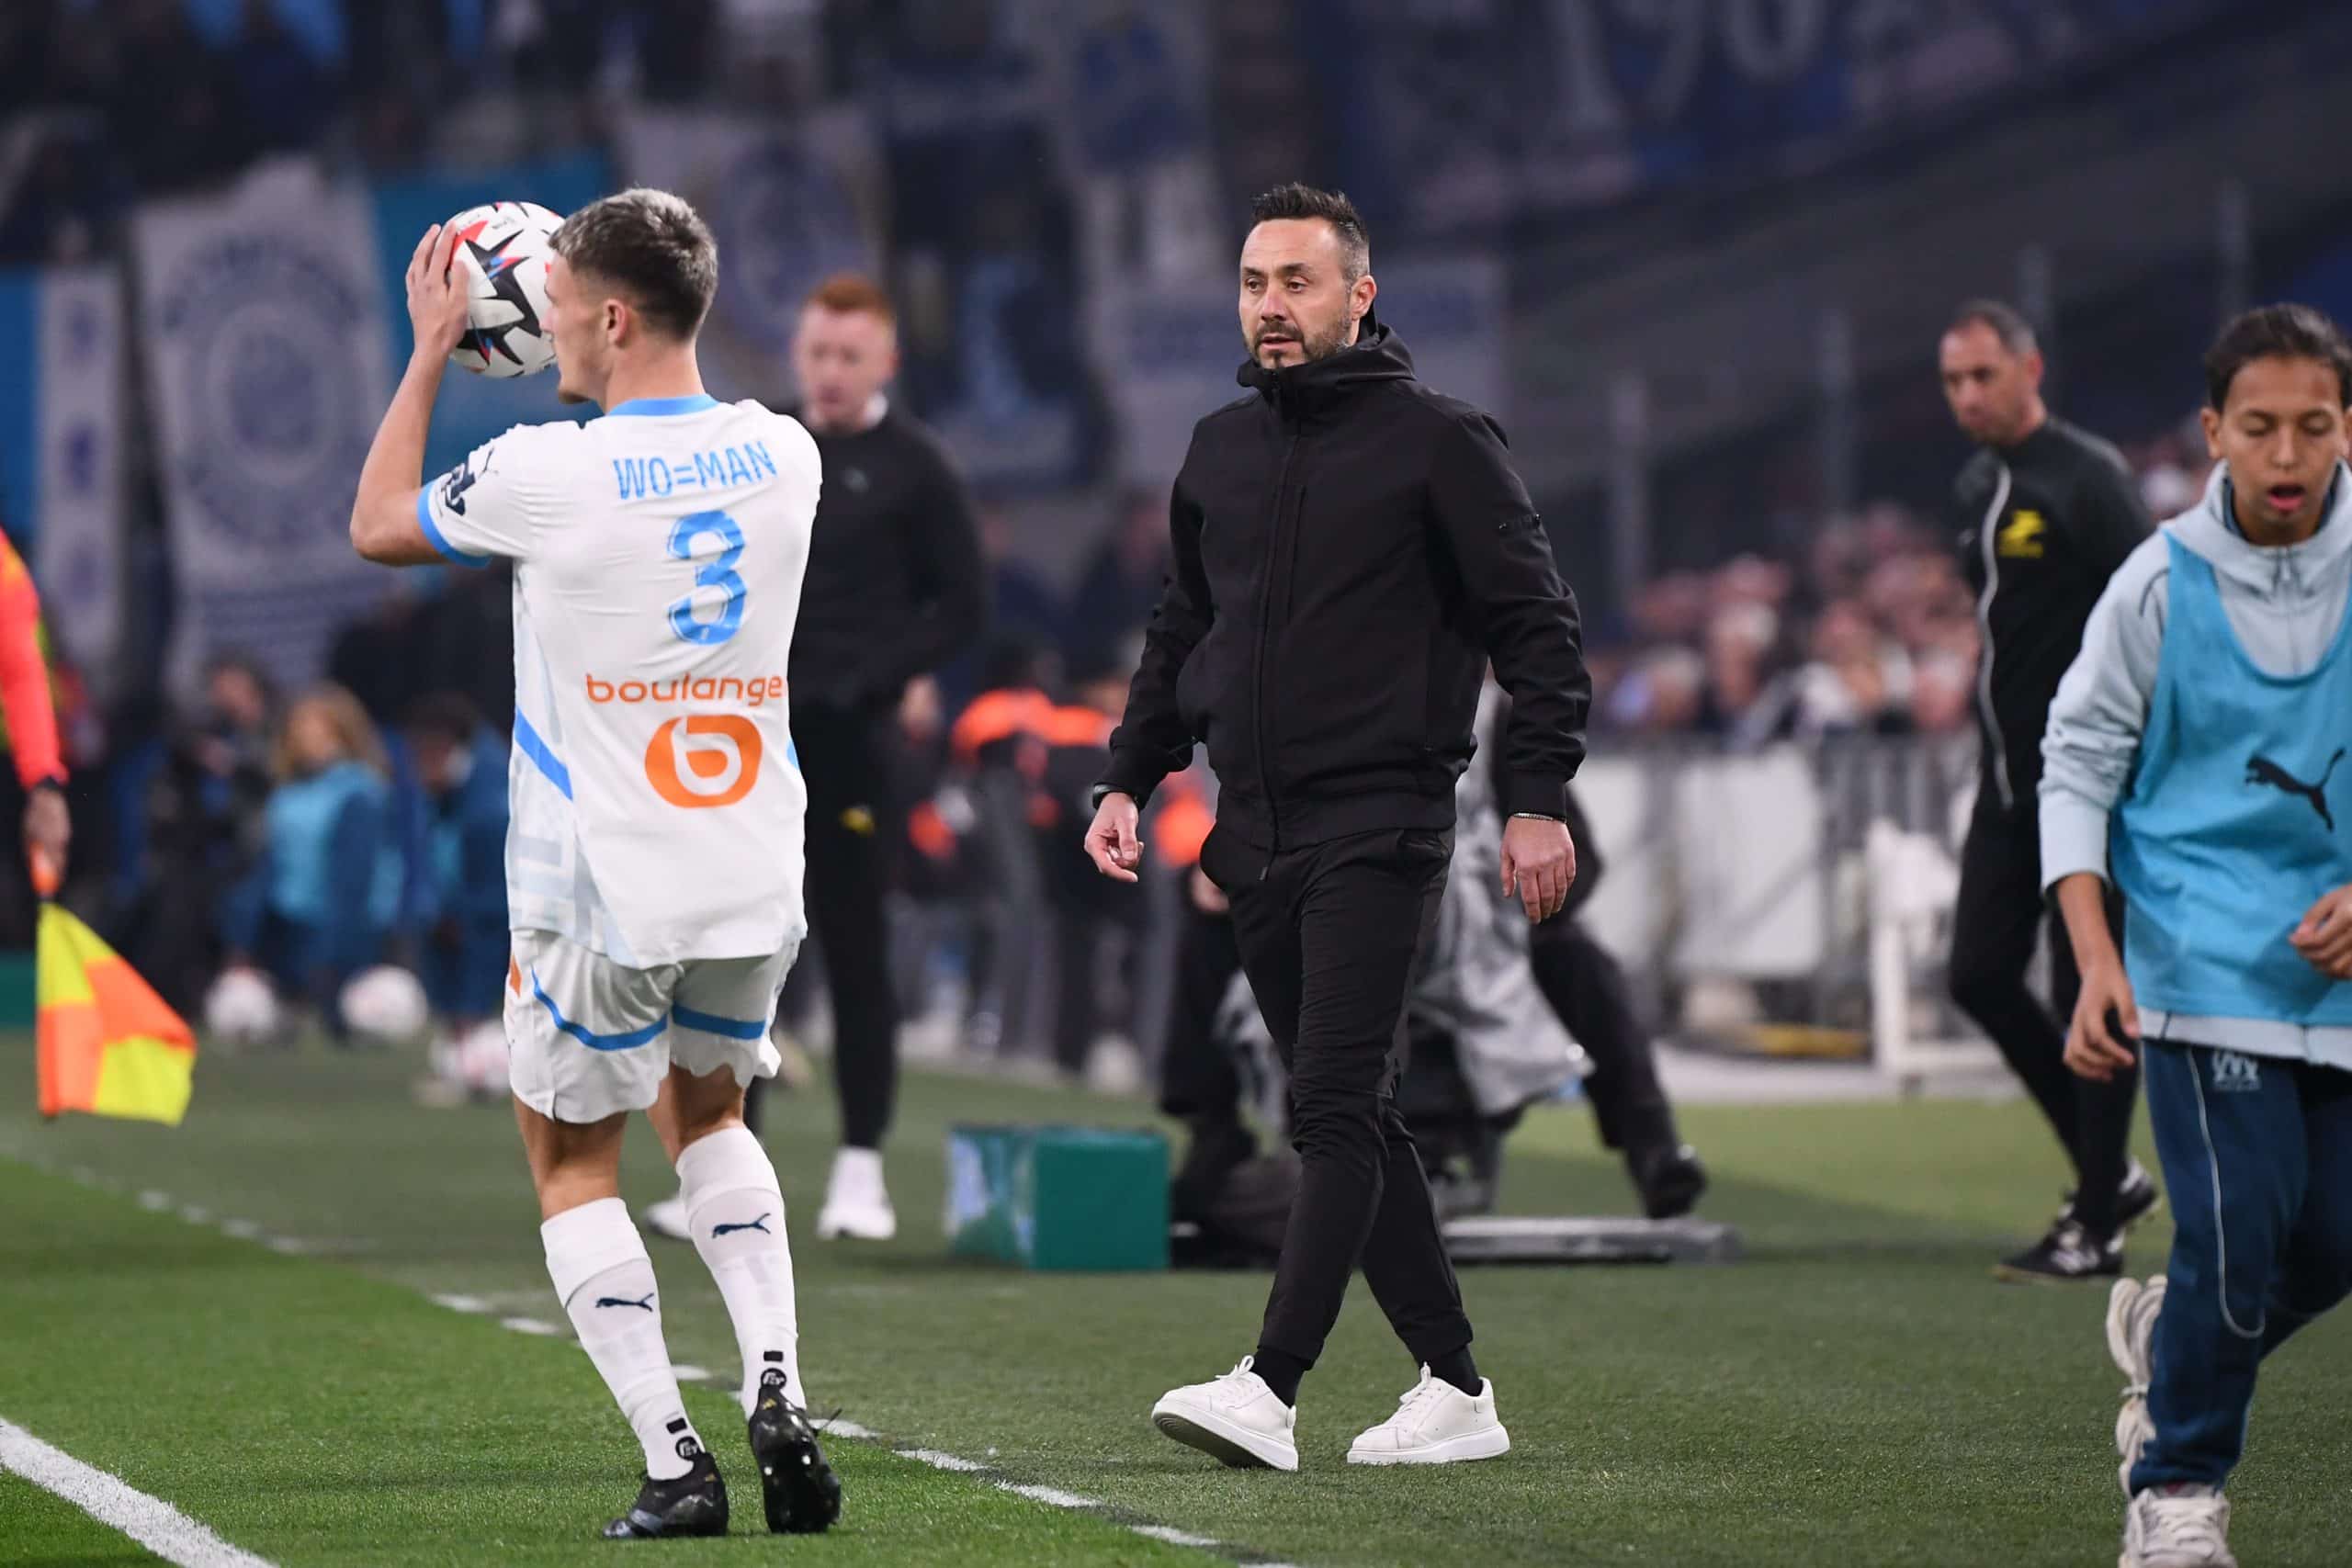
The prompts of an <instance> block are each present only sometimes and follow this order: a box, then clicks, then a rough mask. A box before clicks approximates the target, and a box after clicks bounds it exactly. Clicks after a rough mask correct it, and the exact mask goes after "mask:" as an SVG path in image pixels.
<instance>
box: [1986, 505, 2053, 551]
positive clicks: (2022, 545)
mask: <svg viewBox="0 0 2352 1568" xmlns="http://www.w3.org/2000/svg"><path fill="white" fill-rule="evenodd" d="M2049 528H2050V525H2048V524H2047V523H2044V522H2043V521H2042V520H2041V513H2039V512H2036V511H2034V510H2032V509H2031V508H2030V507H2020V508H2018V511H2017V512H2015V513H2012V514H2011V515H2010V517H2009V520H2008V521H2007V523H2005V524H2003V525H2001V531H2000V533H1999V534H1997V535H1996V536H1995V543H1996V545H1997V546H1998V547H1999V549H2000V553H2001V555H2002V557H2003V558H2005V559H2008V560H2018V559H2023V560H2040V559H2041V551H2042V539H2041V536H2042V535H2044V534H2046V533H2048V532H2049Z"/></svg>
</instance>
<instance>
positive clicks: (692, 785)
mask: <svg viewBox="0 0 2352 1568" xmlns="http://www.w3.org/2000/svg"><path fill="white" fill-rule="evenodd" d="M762 750H763V746H762V743H761V740H760V731H759V727H758V726H756V725H754V724H753V723H752V721H751V720H750V719H748V718H742V717H740V716H737V715H734V714H712V713H707V714H695V715H694V716H692V717H689V718H673V719H671V720H669V721H668V722H667V723H665V724H663V725H662V728H659V729H657V730H655V731H654V732H653V741H652V744H650V745H649V746H648V747H646V749H645V778H646V782H647V783H649V784H651V785H652V786H653V793H654V794H656V795H660V796H661V797H662V799H663V800H666V801H668V802H669V803H670V804H671V805H673V806H678V807H685V808H687V809H689V810H694V809H697V808H700V807H709V806H732V805H734V804H735V803H736V802H737V801H739V800H741V799H742V798H743V797H744V796H745V795H749V794H751V793H752V785H753V784H757V783H759V780H760V754H761V751H762Z"/></svg>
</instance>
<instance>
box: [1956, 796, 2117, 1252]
mask: <svg viewBox="0 0 2352 1568" xmlns="http://www.w3.org/2000/svg"><path fill="white" fill-rule="evenodd" d="M2107 918H2108V920H2109V929H2111V930H2114V931H2118V932H2120V931H2121V919H2122V906H2121V903H2120V900H2119V899H2117V898H2116V897H2114V895H2113V894H2112V892H2110V893H2109V899H2108V911H2107ZM2045 922H2046V923H2047V925H2048V927H2049V931H2050V934H2051V936H2052V942H2051V965H2050V974H2051V982H2050V1001H2049V1004H2048V1005H2047V1006H2045V1005H2043V1002H2042V1000H2041V998H2039V997H2037V996H2035V995H2034V994H2033V993H2032V991H2031V990H2030V989H2029V988H2028V987H2027V986H2026V965H2027V964H2030V963H2031V962H2032V960H2033V950H2034V947H2035V945H2036V944H2037V943H2038V942H2041V939H2042V931H2043V926H2044V924H2045ZM1949 978H1950V984H1951V998H1952V1000H1953V1001H1955V1002H1957V1003H1959V1004H1960V1009H1961V1010H1962V1012H1964V1013H1966V1014H1967V1015H1968V1016H1969V1017H1970V1018H1972V1019H1974V1020H1975V1021H1976V1024H1977V1027H1978V1028H1980V1029H1982V1030H1984V1031H1985V1033H1986V1034H1988V1035H1990V1036H1991V1037H1992V1040H1993V1043H1994V1044H1996V1045H1997V1046H1998V1047H2000V1051H2001V1055H2003V1056H2004V1057H2005V1058H2007V1061H2008V1064H2009V1070H2010V1071H2011V1072H2014V1073H2015V1074H2017V1076H2018V1079H2019V1081H2021V1082H2022V1083H2023V1084H2024V1085H2025V1087H2026V1092H2027V1093H2029V1094H2030V1095H2031V1096H2032V1097H2033V1101H2034V1103H2035V1104H2036V1105H2039V1106H2040V1107H2041V1114H2042V1116H2043V1117H2044V1118H2045V1119H2047V1120H2048V1122H2050V1128H2051V1131H2052V1132H2053V1133H2055V1134H2057V1135H2058V1142H2059V1144H2060V1145H2061V1146H2062V1147H2064V1149H2065V1151H2066V1154H2067V1157H2068V1158H2070V1159H2071V1160H2073V1161H2074V1165H2075V1180H2076V1182H2077V1184H2078V1185H2077V1187H2076V1190H2075V1217H2076V1218H2077V1219H2079V1220H2081V1221H2082V1223H2083V1225H2084V1227H2085V1228H2086V1229H2087V1230H2089V1231H2091V1232H2092V1233H2093V1234H2095V1235H2104V1234H2106V1233H2108V1232H2110V1231H2112V1230H2113V1229H2114V1227H2115V1205H2116V1194H2117V1190H2118V1189H2120V1187H2121V1185H2122V1182H2123V1173H2124V1171H2125V1169H2126V1168H2127V1167H2128V1163H2129V1159H2130V1145H2131V1106H2132V1102H2133V1101H2134V1100H2136V1099H2137V1098H2138V1095H2139V1089H2140V1077H2139V1073H2138V1071H2137V1070H2136V1069H2133V1070H2129V1071H2125V1072H2120V1073H2118V1074H2116V1076H2115V1077H2114V1078H2113V1079H2112V1080H2110V1081H2109V1082H2107V1083H2103V1084H2101V1083H2093V1082H2091V1081H2090V1080H2089V1079H2087V1078H2080V1077H2075V1075H2074V1074H2073V1073H2071V1072H2069V1071H2068V1070H2067V1068H2066V1064H2065V1061H2064V1055H2065V1050H2066V1025H2067V1023H2068V1021H2070V1020H2072V1019H2073V1017H2074V1015H2075V998H2076V997H2077V996H2078V995H2079V994H2080V993H2081V991H2082V984H2083V981H2082V975H2081V973H2080V971H2078V970H2077V969H2076V968H2075V953H2074V948H2073V945H2072V944H2071V943H2069V942H2067V940H2066V932H2065V927H2064V923H2063V922H2062V921H2061V920H2060V919H2058V917H2057V914H2056V911H2055V910H2054V909H2052V908H2051V907H2050V906H2049V904H2047V903H2046V902H2045V901H2044V900H2043V898H2042V894H2041V827H2040V823H2039V821H2038V819H2037V815H2036V810H2035V805H2034V791H2033V790H2031V789H2030V788H2028V789H2023V790H2020V791H2019V792H2018V799H2017V804H2016V805H2015V806H2013V807H2008V808H2006V809H2005V808H2004V807H2002V805H2001V798H2000V794H1999V791H1998V789H1997V787H1996V785H1995V784H1994V783H1993V781H1992V780H1991V779H1989V778H1988V779H1985V781H1983V783H1982V784H1981V785H1980V786H1979V788H1978V790H1977V794H1976V812H1975V815H1974V816H1973V818H1970V821H1969V824H1968V840H1967V842H1966V844H1965V845H1963V846H1962V850H1961V852H1960V898H1959V902H1958V905H1957V907H1956V908H1954V910H1953V911H1952V941H1951V970H1950V976H1949Z"/></svg>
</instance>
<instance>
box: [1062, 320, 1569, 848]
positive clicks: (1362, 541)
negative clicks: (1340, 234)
mask: <svg viewBox="0 0 2352 1568" xmlns="http://www.w3.org/2000/svg"><path fill="white" fill-rule="evenodd" d="M1238 380H1239V381H1240V384H1241V385H1243V386H1245V387H1249V388H1250V389H1251V392H1250V396H1248V397H1246V398H1242V399H1240V400H1238V401H1235V402H1232V403H1228V404H1227V405H1226V406H1225V407H1224V408H1222V409H1219V410H1218V411H1216V412H1215V413H1212V414H1210V415H1209V416H1208V417H1207V418H1205V419H1204V420H1202V421H1201V422H1200V423H1199V424H1198V425H1196V426H1195V427H1194V428H1193V444H1192V448H1191V450H1190V451H1189V452H1188V453H1187V454H1186V455H1185V458H1184V466H1183V468H1182V471H1181V472H1180V473H1179V474H1178V476H1177V479H1176V487H1175V491H1174V493H1173V496H1172V497H1171V499H1170V519H1169V520H1170V534H1171V536H1172V542H1173V547H1174V565H1173V567H1172V568H1171V570H1170V576H1169V581H1168V586H1167V588H1166V590H1165V592H1163V593H1162V595H1161V598H1160V602H1159V608H1158V610H1157V611H1156V612H1155V613H1154V614H1153V616H1152V619H1151V624H1150V626H1149V627H1148V629H1147V631H1146V633H1145V641H1144V653H1143V662H1142V665H1141V667H1140V668H1139V669H1138V670H1137V671H1136V678H1135V681H1134V683H1133V685H1132V687H1131V688H1130V690H1129V693H1128V697H1127V709H1126V721H1125V724H1123V725H1122V726H1121V727H1120V728H1119V730H1118V732H1117V733H1116V734H1115V735H1114V736H1113V737H1112V739H1111V759H1110V763H1109V767H1108V769H1107V771H1106V772H1105V773H1104V775H1103V783H1102V785H1101V786H1100V788H1099V790H1098V795H1099V794H1101V793H1104V792H1110V791H1116V792H1119V793H1122V794H1125V795H1130V796H1132V797H1133V798H1134V799H1135V800H1136V803H1137V804H1138V805H1140V804H1142V802H1143V801H1144V800H1145V799H1146V798H1147V797H1148V795H1150V793H1151V791H1152V790H1153V788H1154V787H1155V786H1157V785H1158V784H1159V781H1160V780H1161V779H1162V778H1164V777H1166V776H1167V775H1168V774H1169V773H1173V772H1176V771H1177V770H1179V769H1182V767H1184V766H1185V765H1186V763H1187V762H1188V761H1190V759H1191V756H1192V750H1193V741H1194V740H1195V739H1199V740H1201V741H1204V742H1205V743H1206V745H1207V747H1208V752H1209V765H1210V766H1211V767H1212V768H1213V769H1215V770H1216V776H1217V783H1218V795H1217V825H1218V826H1219V827H1220V828H1221V829H1225V830H1226V831H1227V833H1229V834H1230V835H1232V836H1234V837H1236V838H1238V839H1239V840H1243V841H1245V842H1247V843H1250V844H1251V845H1254V846H1256V847H1258V848H1260V849H1264V850H1273V851H1280V850H1285V849H1294V848H1298V847H1302V846H1305V845H1309V844H1317V843H1321V842H1324V841H1326V840H1331V839H1336V838H1340V837H1343V836H1346V835H1349V834H1353V833H1363V832H1368V831H1374V830H1378V829H1389V830H1395V829H1426V830H1430V831H1438V832H1442V831H1445V830H1447V829H1451V828H1452V827H1453V785H1454V780H1455V779H1456V778H1458V777H1459V776H1460V775H1461V773H1462V770H1463V769H1464V767H1465V766H1467V765H1468V763H1469V761H1470V754H1471V751H1472V750H1473V748H1474V746H1475V741H1474V739H1473V736H1472V732H1471V727H1472V724H1473V722H1474V720H1475V719H1476V716H1477V707H1478V687H1479V682H1480V678H1481V675H1482V673H1483V671H1484V668H1485V666H1486V663H1487V660H1489V659H1491V660H1493V663H1494V667H1495V673H1496V676H1497V679H1498V680H1499V681H1500V682H1501V683H1502V685H1503V687H1504V689H1505V690H1506V691H1508V692H1509V693H1510V695H1511V698H1512V704H1513V706H1512V716H1511V723H1510V729H1509V731H1508V732H1507V734H1506V736H1505V739H1504V759H1503V761H1504V780H1505V782H1504V784H1503V786H1502V787H1503V794H1502V801H1501V804H1502V808H1503V810H1504V812H1505V813H1506V814H1520V813H1525V814H1530V815H1537V816H1543V817H1550V818H1559V817H1561V816H1562V815H1563V814H1564V813H1565V811H1566V795H1567V784H1568V780H1569V779H1570V778H1571V777H1572V776H1574V774H1575V773H1576V771H1577V764H1578V763H1579V762H1580V761H1583V758H1584V723H1585V713H1586V710H1587V709H1588V708H1589V706H1590V705H1591V698H1592V682H1591V679H1590V677H1589V675H1588V674H1587V673H1586V671H1585V667H1584V659H1583V654H1582V651H1581V649H1580V648H1579V646H1578V635H1577V634H1578V627H1577V609H1576V600H1575V598H1574V596H1573V595H1572V594H1571V593H1570V592H1569V591H1568V589H1567V586H1566V584H1565V583H1563V582H1562V581H1560V575H1559V573H1558V571H1557V570H1555V567H1554V566H1553V562H1552V548H1551V544H1550V542H1549V540H1548V539H1546V537H1545V536H1544V525H1543V520H1542V518H1540V517H1539V516H1538V515H1537V514H1536V511H1535V507H1534V505H1533V503H1532V502H1530V501H1529V499H1528V495H1527V491H1526V488H1525V487H1524V486H1523V485H1521V483H1520V480H1519V476H1518V475H1517V474H1516V473H1514V472H1512V470H1511V467H1510V455H1509V453H1508V452H1507V451H1506V450H1505V448H1504V445H1503V437H1502V432H1501V430H1500V429H1499V428H1498V426H1497V425H1496V423H1495V422H1494V421H1493V420H1492V419H1491V418H1489V417H1488V416H1487V415H1486V414H1484V413H1481V412H1479V411H1478V410H1476V409H1475V408H1473V407H1471V406H1470V405H1469V404H1467V403H1464V402H1461V401H1459V400H1455V399H1453V398H1448V397H1445V396H1442V395H1441V394H1439V393H1437V392H1434V391H1431V390H1430V389H1429V388H1427V387H1425V386H1423V385H1422V384H1421V383H1420V382H1419V381H1418V380H1416V379H1414V377H1413V361H1412V357H1411V355H1408V354H1407V353H1406V351H1405V345H1404V344H1402V343H1400V342H1398V341H1397V336H1396V334H1395V333H1391V332H1389V331H1388V330H1387V329H1386V328H1385V327H1382V326H1380V325H1379V324H1378V323H1377V322H1376V321H1374V319H1373V317H1372V316H1371V315H1370V314H1369V313H1367V314H1366V316H1365V317H1364V320H1363V327H1362V335H1361V336H1360V338H1359V339H1358V341H1357V343H1356V344H1354V345H1353V346H1352V347H1349V348H1345V349H1341V350H1340V351H1339V352H1337V353H1335V354H1332V355H1328V356H1327V357H1324V358H1321V359H1315V360H1309V361H1307V362H1306V363H1304V364H1300V365H1292V366H1286V367H1282V368H1280V369H1268V368H1265V367H1261V365H1259V364H1258V363H1256V362H1255V361H1254V360H1253V361H1251V362H1250V363H1249V364H1247V365H1245V366H1244V367H1242V369H1241V372H1240V375H1239V377H1238Z"/></svg>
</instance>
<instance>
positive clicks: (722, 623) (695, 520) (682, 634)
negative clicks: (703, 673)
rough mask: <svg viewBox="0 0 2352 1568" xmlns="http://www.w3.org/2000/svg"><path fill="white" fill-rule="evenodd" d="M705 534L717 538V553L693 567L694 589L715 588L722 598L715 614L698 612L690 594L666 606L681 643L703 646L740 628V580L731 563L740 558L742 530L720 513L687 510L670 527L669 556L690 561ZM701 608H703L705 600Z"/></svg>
mask: <svg viewBox="0 0 2352 1568" xmlns="http://www.w3.org/2000/svg"><path fill="white" fill-rule="evenodd" d="M705 536H712V537H716V538H717V539H718V558H716V559H714V560H710V561H706V562H705V563H703V564H702V565H701V566H698V567H696V568H695V587H696V588H716V589H718V591H719V592H721V593H722V594H724V595H725V596H726V597H725V598H724V599H723V600H722V601H721V602H720V604H719V605H718V614H717V615H699V614H697V613H696V611H697V608H698V606H697V605H696V604H695V596H694V595H693V594H691V593H689V594H687V595H686V596H685V597H684V598H683V599H681V600H679V601H678V602H677V603H675V604H672V605H671V606H670V629H671V630H672V631H673V632H675V633H676V634H677V635H678V638H679V640H680V641H682V642H692V643H699V644H701V645H702V646H704V647H706V648H709V647H715V646H717V645H718V644H719V643H722V642H725V641H726V640H727V639H728V638H729V637H733V636H734V635H735V634H736V633H737V632H739V631H741V630H742V628H743V580H742V578H741V577H740V576H739V575H737V573H736V570H735V563H736V562H737V561H740V560H741V559H742V558H743V530H742V528H741V526H740V525H738V524H737V523H736V521H735V519H733V518H732V517H729V516H728V515H727V513H724V512H689V513H686V514H685V515H684V517H681V518H679V519H678V525H677V526H676V527H674V528H673V529H671V530H670V558H671V559H673V560H683V561H690V560H693V559H694V558H695V543H696V542H697V541H699V540H700V539H702V538H704V537H705ZM700 607H701V608H707V601H705V604H704V605H703V606H700Z"/></svg>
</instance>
